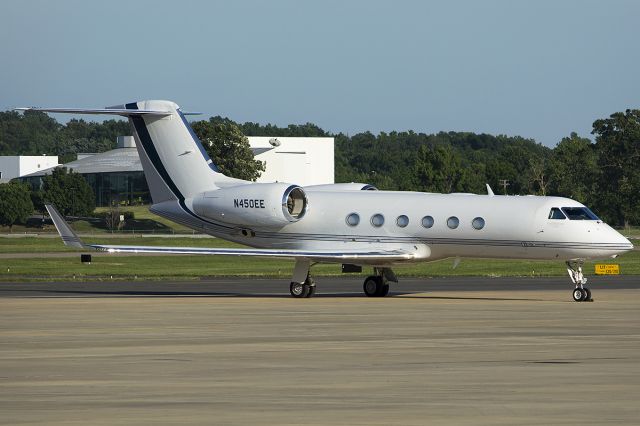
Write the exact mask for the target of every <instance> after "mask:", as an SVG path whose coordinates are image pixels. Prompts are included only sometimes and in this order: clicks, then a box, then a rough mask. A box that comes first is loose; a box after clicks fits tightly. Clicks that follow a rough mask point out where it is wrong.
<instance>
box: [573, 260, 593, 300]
mask: <svg viewBox="0 0 640 426" xmlns="http://www.w3.org/2000/svg"><path fill="white" fill-rule="evenodd" d="M583 264H584V260H569V261H567V273H568V274H569V278H571V282H573V284H574V285H575V288H574V289H573V294H572V295H573V300H575V301H576V302H593V299H592V298H591V290H589V289H588V288H587V287H585V286H584V285H585V284H586V283H587V278H586V277H585V276H584V274H583V273H582V265H583Z"/></svg>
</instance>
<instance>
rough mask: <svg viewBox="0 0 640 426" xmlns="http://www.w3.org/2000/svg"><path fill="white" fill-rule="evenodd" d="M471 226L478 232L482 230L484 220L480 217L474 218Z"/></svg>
mask: <svg viewBox="0 0 640 426" xmlns="http://www.w3.org/2000/svg"><path fill="white" fill-rule="evenodd" d="M471 226H473V228H474V229H478V230H480V229H482V228H484V219H483V218H481V217H476V218H475V219H473V220H472V221H471Z"/></svg>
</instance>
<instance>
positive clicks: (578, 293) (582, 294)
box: [572, 287, 587, 302]
mask: <svg viewBox="0 0 640 426" xmlns="http://www.w3.org/2000/svg"><path fill="white" fill-rule="evenodd" d="M572 296H573V300H574V301H575V302H582V301H583V300H585V299H586V296H587V292H586V291H584V290H582V289H581V288H580V287H576V288H574V289H573V293H572Z"/></svg>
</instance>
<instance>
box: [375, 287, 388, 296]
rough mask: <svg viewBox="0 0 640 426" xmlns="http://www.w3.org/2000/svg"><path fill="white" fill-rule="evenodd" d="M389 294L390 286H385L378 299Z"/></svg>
mask: <svg viewBox="0 0 640 426" xmlns="http://www.w3.org/2000/svg"><path fill="white" fill-rule="evenodd" d="M387 294H389V284H384V285H382V287H381V288H380V294H378V297H385V296H386V295H387Z"/></svg>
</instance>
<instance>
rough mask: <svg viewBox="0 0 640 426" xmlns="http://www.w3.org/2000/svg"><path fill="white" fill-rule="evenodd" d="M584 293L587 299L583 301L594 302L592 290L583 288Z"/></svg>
mask: <svg viewBox="0 0 640 426" xmlns="http://www.w3.org/2000/svg"><path fill="white" fill-rule="evenodd" d="M582 291H583V292H584V293H585V298H584V299H583V301H586V302H590V301H591V300H592V299H591V290H589V289H588V288H587V287H583V288H582Z"/></svg>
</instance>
